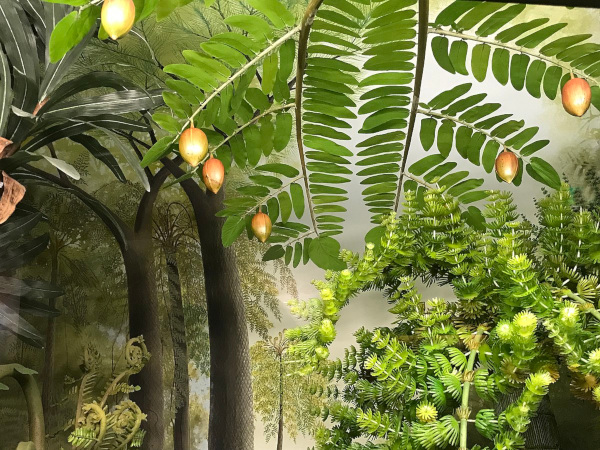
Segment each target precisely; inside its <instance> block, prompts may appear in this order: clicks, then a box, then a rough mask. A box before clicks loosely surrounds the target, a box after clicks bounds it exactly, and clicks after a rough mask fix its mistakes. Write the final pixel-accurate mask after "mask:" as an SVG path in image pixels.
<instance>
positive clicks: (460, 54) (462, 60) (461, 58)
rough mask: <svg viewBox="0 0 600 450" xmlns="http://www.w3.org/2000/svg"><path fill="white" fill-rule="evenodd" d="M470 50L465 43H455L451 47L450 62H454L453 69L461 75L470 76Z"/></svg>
mask: <svg viewBox="0 0 600 450" xmlns="http://www.w3.org/2000/svg"><path fill="white" fill-rule="evenodd" d="M468 50H469V46H468V45H467V43H466V42H465V41H462V40H460V41H454V42H452V45H451V46H450V55H449V56H450V61H451V62H452V67H454V70H455V71H456V73H459V74H461V75H468V74H469V71H468V70H467V67H466V63H467V52H468Z"/></svg>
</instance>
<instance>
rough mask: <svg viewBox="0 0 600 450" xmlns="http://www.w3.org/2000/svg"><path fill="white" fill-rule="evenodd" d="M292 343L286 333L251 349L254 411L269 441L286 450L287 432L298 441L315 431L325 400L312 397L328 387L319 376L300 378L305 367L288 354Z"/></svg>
mask: <svg viewBox="0 0 600 450" xmlns="http://www.w3.org/2000/svg"><path fill="white" fill-rule="evenodd" d="M288 348H289V341H288V339H287V338H286V337H285V336H284V334H283V332H281V333H279V334H278V335H277V336H274V337H268V338H267V339H264V340H261V341H258V342H257V343H256V344H254V345H253V346H252V347H251V348H250V356H251V358H252V377H253V386H254V409H255V411H256V412H257V413H258V414H259V415H260V417H261V419H262V421H263V422H264V432H265V436H266V438H267V440H270V439H271V438H273V437H276V438H277V450H282V449H283V439H284V430H287V432H288V434H289V435H290V437H291V438H292V439H294V440H295V438H296V436H297V435H298V433H299V432H301V433H307V432H311V431H313V430H314V428H315V426H316V424H317V420H316V416H315V411H319V408H320V406H322V400H321V399H320V398H319V397H316V396H313V395H311V391H312V392H314V391H316V390H317V389H318V388H319V387H320V388H321V389H322V388H323V386H324V383H323V382H324V379H323V378H322V377H320V376H318V375H313V376H310V377H307V376H303V375H300V374H299V370H300V369H301V365H300V364H299V362H298V361H297V360H295V357H292V356H290V355H289V353H288V351H287V350H288Z"/></svg>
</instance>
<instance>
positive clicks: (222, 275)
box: [162, 159, 254, 450]
mask: <svg viewBox="0 0 600 450" xmlns="http://www.w3.org/2000/svg"><path fill="white" fill-rule="evenodd" d="M162 161H163V163H164V164H165V166H166V167H168V168H169V170H171V172H172V173H173V175H174V176H176V177H180V176H182V175H183V171H182V170H181V169H180V168H179V167H178V166H177V165H176V164H174V163H173V162H172V161H170V160H165V159H163V160H162ZM181 185H182V187H183V189H184V190H185V192H186V195H187V196H188V199H189V200H190V203H191V204H192V207H193V209H194V216H195V219H196V223H197V226H198V235H199V237H200V246H201V249H202V260H203V261H204V280H205V283H206V302H207V309H208V329H209V341H210V418H209V424H208V449H209V450H224V449H228V450H229V449H231V450H233V449H235V450H252V449H253V448H254V416H253V410H252V378H251V373H250V351H249V345H248V329H247V325H246V311H245V305H244V298H243V296H242V289H241V283H240V278H239V273H238V268H237V263H236V257H235V253H234V251H233V249H232V248H231V247H229V248H225V247H223V244H222V242H221V230H222V229H223V224H224V222H225V220H224V219H223V218H221V217H216V216H215V214H216V213H217V212H218V211H220V210H221V209H223V197H224V189H221V191H220V192H219V194H216V195H215V194H213V193H211V192H206V193H204V192H203V191H202V189H201V188H200V187H199V186H198V185H197V184H196V182H195V181H193V180H186V181H184V182H182V183H181Z"/></svg>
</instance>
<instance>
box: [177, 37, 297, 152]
mask: <svg viewBox="0 0 600 450" xmlns="http://www.w3.org/2000/svg"><path fill="white" fill-rule="evenodd" d="M300 28H301V26H300V25H297V26H295V27H294V28H292V29H291V30H290V31H288V32H287V33H285V34H284V35H283V36H281V37H280V38H279V39H277V40H276V41H275V42H273V43H272V44H271V45H269V46H268V47H267V48H265V49H264V50H263V51H262V52H260V53H259V54H258V55H256V56H255V57H254V58H252V59H251V60H250V61H248V62H247V63H246V64H245V65H244V66H242V67H241V68H240V69H239V70H238V71H237V72H236V73H234V74H233V75H232V76H230V77H229V79H228V80H227V81H226V82H224V83H223V84H221V85H220V86H219V87H218V88H217V89H215V90H214V91H212V93H211V94H210V95H209V96H208V97H207V98H206V100H204V101H203V102H202V103H201V104H200V106H198V108H196V110H195V111H194V112H193V113H192V115H191V116H190V117H189V118H188V120H187V121H186V122H185V124H184V125H183V127H182V128H181V130H179V132H178V133H177V135H176V136H175V137H174V138H173V141H172V143H173V142H175V141H176V140H177V138H179V136H180V135H181V133H183V131H184V130H185V129H186V128H188V127H189V126H190V125H191V124H192V122H193V121H194V117H196V116H197V115H198V114H199V113H200V112H201V111H202V110H203V109H204V108H206V105H208V103H209V102H210V101H211V100H212V99H213V98H215V97H216V96H218V95H219V94H220V93H221V92H222V91H223V90H225V88H227V86H229V85H230V84H231V83H233V82H234V81H235V80H237V79H238V78H239V77H241V76H242V75H243V74H244V73H246V71H247V70H248V69H250V68H251V67H252V66H254V64H256V63H257V62H258V61H260V60H261V59H263V58H264V57H265V56H267V55H268V54H269V53H271V52H272V51H273V50H275V49H277V48H279V47H280V46H281V45H283V44H284V43H285V42H286V41H287V40H288V39H290V38H291V37H292V36H293V35H294V34H296V33H297V32H298V31H300Z"/></svg>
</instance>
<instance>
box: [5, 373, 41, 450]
mask: <svg viewBox="0 0 600 450" xmlns="http://www.w3.org/2000/svg"><path fill="white" fill-rule="evenodd" d="M24 369H25V368H24V367H23V366H21V365H20V364H6V365H2V366H0V380H1V379H2V378H5V377H11V378H14V379H15V380H17V382H18V383H19V386H21V389H22V390H23V394H24V395H25V399H26V400H27V413H28V417H29V439H30V440H31V441H32V442H33V444H34V446H35V448H36V449H37V450H44V449H45V448H46V429H45V426H44V409H43V408H42V396H41V395H40V390H39V389H38V386H37V383H36V381H35V378H34V377H33V375H31V374H30V373H27V371H26V370H24Z"/></svg>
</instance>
